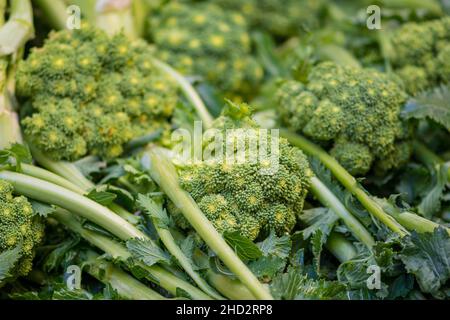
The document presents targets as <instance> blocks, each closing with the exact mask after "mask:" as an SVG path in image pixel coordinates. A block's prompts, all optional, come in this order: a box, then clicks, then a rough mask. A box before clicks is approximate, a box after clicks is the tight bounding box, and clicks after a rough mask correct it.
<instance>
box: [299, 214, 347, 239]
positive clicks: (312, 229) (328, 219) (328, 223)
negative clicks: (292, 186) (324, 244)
mask: <svg viewBox="0 0 450 320" xmlns="http://www.w3.org/2000/svg"><path fill="white" fill-rule="evenodd" d="M299 219H300V220H301V221H302V222H304V223H305V224H306V225H307V226H308V227H306V228H305V229H303V230H302V234H303V238H304V239H305V240H306V239H309V238H310V237H311V236H312V235H314V234H315V233H316V232H317V231H319V230H320V231H321V232H322V234H323V235H324V236H328V235H329V234H330V232H331V230H332V229H333V227H334V225H335V224H336V222H337V221H338V219H339V218H338V216H337V215H336V214H335V213H334V212H333V211H332V210H330V209H328V208H314V209H309V210H304V211H303V212H302V213H301V214H300V215H299Z"/></svg>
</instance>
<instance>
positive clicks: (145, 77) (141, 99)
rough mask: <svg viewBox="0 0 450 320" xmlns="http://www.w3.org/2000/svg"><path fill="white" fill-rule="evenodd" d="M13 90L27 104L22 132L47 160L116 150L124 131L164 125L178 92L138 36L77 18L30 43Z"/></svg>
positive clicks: (131, 133) (127, 134) (128, 134)
mask: <svg viewBox="0 0 450 320" xmlns="http://www.w3.org/2000/svg"><path fill="white" fill-rule="evenodd" d="M17 94H18V96H19V98H20V99H21V100H23V101H24V102H25V103H26V102H28V103H29V105H30V106H31V108H29V112H28V113H26V114H25V117H24V118H23V119H22V125H23V129H24V132H25V134H26V136H27V138H28V139H29V140H30V141H31V142H32V143H33V144H34V145H35V146H36V147H37V148H39V149H40V150H41V151H43V152H45V153H46V154H47V155H49V156H50V157H51V158H53V159H55V160H61V159H63V160H76V159H79V158H81V157H83V156H85V155H88V154H96V155H99V156H101V157H105V158H110V157H116V156H119V155H120V154H121V153H122V151H123V145H124V144H126V143H127V142H129V141H130V140H131V139H133V138H137V137H139V136H142V135H145V134H147V133H149V132H151V131H156V130H158V129H160V128H162V129H163V130H167V128H168V126H167V123H168V122H170V118H171V116H172V113H173V110H174V108H175V105H176V103H177V99H178V98H177V89H176V86H175V84H174V83H173V81H172V80H171V79H169V78H168V76H167V75H164V74H163V73H162V71H160V70H159V69H158V68H157V67H156V66H154V65H153V63H152V50H151V48H150V47H149V46H148V45H146V44H145V43H144V42H143V41H131V40H129V39H127V38H126V37H125V36H124V35H122V34H119V35H115V36H113V37H109V36H108V35H106V34H105V33H104V32H102V31H100V30H97V29H94V28H91V27H88V26H84V25H83V26H82V28H81V29H80V30H73V31H69V30H65V31H60V32H56V33H52V34H51V35H50V37H49V38H48V39H47V41H46V42H45V44H44V46H43V47H42V48H34V49H32V51H31V53H30V55H29V56H28V58H27V59H26V60H25V61H23V62H22V63H20V64H19V67H18V71H17Z"/></svg>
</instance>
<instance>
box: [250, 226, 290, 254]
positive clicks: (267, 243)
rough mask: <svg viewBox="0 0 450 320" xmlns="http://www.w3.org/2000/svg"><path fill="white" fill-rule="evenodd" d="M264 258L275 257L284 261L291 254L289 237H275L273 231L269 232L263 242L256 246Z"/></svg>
mask: <svg viewBox="0 0 450 320" xmlns="http://www.w3.org/2000/svg"><path fill="white" fill-rule="evenodd" d="M257 246H258V247H259V249H260V250H261V252H262V254H263V255H264V256H266V257H267V256H275V257H279V258H281V259H285V258H287V257H288V256H289V253H290V252H291V246H292V241H291V239H290V237H289V235H283V236H281V237H277V235H276V234H275V231H273V230H272V231H271V232H270V234H269V236H268V237H267V238H266V239H264V241H262V242H259V243H258V244H257Z"/></svg>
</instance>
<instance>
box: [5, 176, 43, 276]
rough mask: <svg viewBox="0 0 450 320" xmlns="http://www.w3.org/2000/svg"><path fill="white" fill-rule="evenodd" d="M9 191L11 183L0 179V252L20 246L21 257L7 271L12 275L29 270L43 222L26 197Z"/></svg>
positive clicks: (41, 234) (11, 187)
mask: <svg viewBox="0 0 450 320" xmlns="http://www.w3.org/2000/svg"><path fill="white" fill-rule="evenodd" d="M12 192H13V186H12V185H11V184H10V183H8V182H6V181H3V180H0V253H1V252H3V251H6V250H11V249H13V248H16V247H18V246H19V247H20V259H19V260H18V262H17V263H16V265H15V266H14V268H13V270H10V271H9V273H10V275H11V277H13V278H14V277H19V276H25V275H27V274H28V273H29V272H30V271H31V268H32V265H33V258H34V249H35V247H36V246H37V245H38V244H39V243H40V241H41V240H42V237H43V235H44V223H43V221H42V220H41V219H40V218H39V217H38V216H37V215H36V214H35V213H34V212H33V208H32V206H31V204H30V202H28V200H27V199H26V198H25V197H23V196H20V197H15V196H13V194H12Z"/></svg>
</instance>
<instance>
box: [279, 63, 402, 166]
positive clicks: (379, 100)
mask: <svg viewBox="0 0 450 320" xmlns="http://www.w3.org/2000/svg"><path fill="white" fill-rule="evenodd" d="M397 82H398V80H397V79H394V78H391V77H390V76H389V75H386V74H383V73H380V72H378V71H375V70H370V69H360V68H352V67H343V66H338V65H336V64H334V63H331V62H324V63H321V64H319V65H317V66H315V67H314V68H313V70H312V71H311V73H310V74H309V76H308V82H307V84H302V83H300V82H297V81H286V82H284V83H283V84H282V85H281V86H280V88H279V92H278V100H279V105H280V116H281V120H282V121H283V122H284V124H285V125H287V126H288V127H290V128H292V129H294V130H296V131H300V132H302V133H303V134H305V135H306V136H308V137H310V138H312V139H314V140H316V141H318V142H322V143H323V144H324V145H325V146H326V145H328V146H329V147H330V148H331V154H332V155H333V156H334V157H335V158H336V159H337V160H338V161H339V162H340V163H341V164H342V165H343V166H344V167H345V168H346V169H347V170H348V171H350V173H352V174H353V175H363V174H365V173H367V172H368V171H369V170H370V169H371V168H375V169H376V171H377V172H378V173H384V172H387V171H388V170H391V169H393V168H397V167H400V166H401V165H402V164H404V163H405V162H406V161H407V160H408V158H409V156H410V154H411V146H410V144H409V140H408V137H409V130H408V126H407V124H406V123H404V122H402V121H401V120H400V118H399V113H400V109H401V107H402V105H403V103H404V102H405V99H406V94H405V92H404V91H403V89H402V88H401V86H400V85H399V84H398V83H397Z"/></svg>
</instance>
